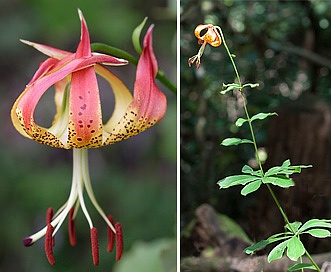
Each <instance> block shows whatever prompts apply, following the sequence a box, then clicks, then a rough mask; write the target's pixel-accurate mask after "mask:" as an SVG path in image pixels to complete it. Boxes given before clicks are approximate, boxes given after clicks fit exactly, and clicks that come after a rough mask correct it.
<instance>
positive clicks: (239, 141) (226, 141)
mask: <svg viewBox="0 0 331 272" xmlns="http://www.w3.org/2000/svg"><path fill="white" fill-rule="evenodd" d="M252 143H253V142H252V141H251V140H248V139H240V138H226V139H224V140H223V141H222V143H221V145H224V146H230V145H239V144H252Z"/></svg>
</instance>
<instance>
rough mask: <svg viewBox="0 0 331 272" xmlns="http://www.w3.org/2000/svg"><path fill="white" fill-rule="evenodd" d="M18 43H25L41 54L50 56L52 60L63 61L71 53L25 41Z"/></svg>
mask: <svg viewBox="0 0 331 272" xmlns="http://www.w3.org/2000/svg"><path fill="white" fill-rule="evenodd" d="M20 41H21V42H22V43H25V44H27V45H30V46H32V47H34V48H35V49H37V50H38V51H40V52H41V53H43V54H45V55H47V56H50V57H51V58H54V59H58V60H61V59H64V58H65V57H67V56H68V55H70V54H72V53H71V52H67V51H64V50H60V49H57V48H54V47H51V46H48V45H44V44H39V43H34V42H30V41H26V40H20Z"/></svg>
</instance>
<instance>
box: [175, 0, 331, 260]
mask: <svg viewBox="0 0 331 272" xmlns="http://www.w3.org/2000/svg"><path fill="white" fill-rule="evenodd" d="M207 23H211V24H214V25H218V26H220V27H221V28H222V30H223V33H224V35H225V38H226V40H227V44H228V46H229V47H230V51H231V52H232V53H233V54H235V55H236V64H237V67H238V69H239V73H240V75H241V77H242V80H243V82H253V83H255V82H257V83H259V84H260V87H259V88H258V89H254V90H250V91H248V92H247V99H248V108H249V111H250V113H251V115H253V114H256V113H258V112H272V111H276V112H278V113H279V116H278V117H272V118H268V119H267V120H264V121H261V122H255V126H256V136H257V141H258V145H259V147H260V148H261V149H260V151H261V153H263V154H264V155H265V157H266V161H265V163H264V168H265V169H267V168H269V167H271V166H275V165H280V164H281V163H282V162H283V161H284V160H285V159H287V158H290V159H291V162H292V164H294V165H295V164H312V165H313V168H311V169H309V170H308V169H307V170H304V171H303V174H302V175H300V176H299V175H297V176H294V181H295V182H296V186H295V187H293V188H290V189H287V190H276V194H277V195H278V196H279V198H280V199H281V201H282V203H283V205H284V209H285V210H286V212H287V213H288V215H289V218H290V220H291V221H292V222H293V221H305V220H307V219H309V218H315V217H316V218H330V216H331V201H330V199H331V198H330V194H331V191H330V188H331V179H330V125H331V119H330V116H331V115H330V102H331V75H330V69H331V51H330V41H331V39H330V37H331V26H330V23H331V3H330V2H328V1H319V0H311V1H280V0H279V1H241V0H237V1H232V0H225V1H207V0H199V1H197V0H182V1H181V14H180V26H181V29H180V31H181V32H180V37H181V38H180V44H181V48H180V50H181V59H180V69H181V77H180V80H181V96H180V103H181V104H180V105H181V112H180V116H181V121H180V122H181V129H180V134H181V139H180V141H181V162H180V164H181V168H180V171H181V172H180V176H181V185H180V186H181V222H180V224H181V230H182V243H181V255H182V257H184V256H195V255H199V254H200V253H201V248H199V247H198V246H197V244H198V243H196V242H197V241H195V240H194V237H192V236H191V237H190V236H189V235H188V229H189V228H190V226H192V225H190V224H191V223H192V220H193V219H194V218H195V215H194V213H195V210H196V209H197V208H198V207H199V206H200V205H201V204H203V203H208V204H210V205H211V206H212V207H214V208H215V209H216V211H217V212H218V213H222V214H226V215H227V216H229V217H231V218H232V219H234V220H235V221H236V222H237V223H238V224H240V226H241V227H242V228H243V229H244V231H245V232H246V233H247V234H248V236H249V237H250V239H251V240H253V241H259V240H261V239H265V238H267V237H268V236H269V235H271V234H274V233H276V232H281V231H283V226H284V223H283V220H282V218H281V216H280V214H279V211H278V210H277V209H276V207H275V205H274V203H273V201H272V199H271V196H270V195H269V194H268V192H267V191H266V190H263V189H262V190H261V189H260V190H259V191H258V192H256V193H253V194H251V195H249V196H247V197H242V196H241V195H240V190H241V188H239V187H238V188H233V187H232V188H231V189H226V190H219V188H218V185H217V184H216V182H217V181H218V180H220V179H221V178H224V177H226V176H228V175H234V174H239V173H240V172H241V168H242V166H243V165H244V164H249V165H251V166H253V167H254V165H256V162H255V160H254V153H253V150H252V148H251V146H248V145H247V146H246V145H241V146H237V147H223V146H220V143H221V141H222V140H223V139H224V138H227V137H239V138H247V137H249V131H248V127H246V126H245V127H242V128H240V130H239V129H238V128H237V127H236V126H235V125H234V122H235V121H236V119H237V118H238V117H241V116H243V114H244V113H243V109H242V105H241V103H240V99H238V97H237V95H236V93H232V92H231V93H228V94H227V95H220V90H221V86H222V84H223V83H230V82H233V80H234V72H233V68H232V66H231V62H230V60H229V58H228V56H227V54H226V51H225V48H224V47H222V46H220V47H217V48H212V47H211V46H208V45H207V46H206V50H205V53H204V55H203V57H202V60H201V67H200V69H199V70H196V69H195V67H191V68H189V67H188V63H187V60H188V58H189V57H191V56H193V55H195V54H196V53H197V51H198V49H199V45H198V43H197V39H196V38H195V36H194V33H193V32H194V29H195V27H196V26H197V25H198V24H207ZM305 242H306V243H307V248H308V249H309V250H310V251H311V253H319V252H324V251H330V250H331V243H330V240H329V239H324V240H323V241H322V242H316V239H315V240H308V241H306V240H305Z"/></svg>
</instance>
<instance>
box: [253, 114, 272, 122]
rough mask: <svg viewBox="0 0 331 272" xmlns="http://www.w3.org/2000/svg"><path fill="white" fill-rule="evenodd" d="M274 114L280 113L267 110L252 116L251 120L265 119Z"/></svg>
mask: <svg viewBox="0 0 331 272" xmlns="http://www.w3.org/2000/svg"><path fill="white" fill-rule="evenodd" d="M272 115H278V114H277V113H276V112H267V113H263V112H260V113H258V114H255V115H254V116H252V118H251V121H252V122H253V121H254V120H263V119H265V118H267V117H269V116H272Z"/></svg>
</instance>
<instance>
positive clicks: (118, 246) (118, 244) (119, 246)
mask: <svg viewBox="0 0 331 272" xmlns="http://www.w3.org/2000/svg"><path fill="white" fill-rule="evenodd" d="M115 229H116V261H119V260H120V259H121V256H122V253H123V233H122V226H121V223H116V224H115Z"/></svg>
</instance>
